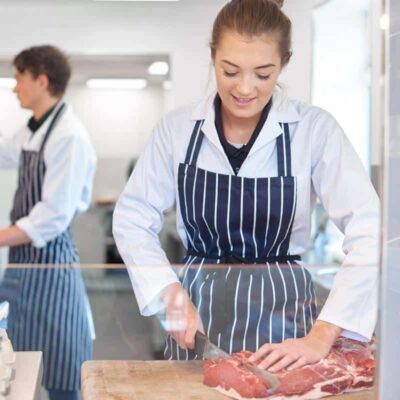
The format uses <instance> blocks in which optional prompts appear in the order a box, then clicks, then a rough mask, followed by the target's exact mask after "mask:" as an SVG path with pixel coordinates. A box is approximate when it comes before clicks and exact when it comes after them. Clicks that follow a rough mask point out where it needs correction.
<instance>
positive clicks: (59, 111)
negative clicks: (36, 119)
mask: <svg viewBox="0 0 400 400" xmlns="http://www.w3.org/2000/svg"><path fill="white" fill-rule="evenodd" d="M64 110H65V103H62V104H61V106H60V107H58V109H57V110H56V112H55V114H54V117H53V119H52V120H51V122H50V125H49V127H48V128H47V131H46V134H45V135H44V138H43V141H42V145H41V146H40V150H39V152H40V153H42V152H43V150H44V148H45V146H46V143H47V141H48V140H49V137H50V134H51V132H52V131H53V129H54V127H55V125H56V123H57V122H58V120H59V119H60V117H61V114H62V112H63V111H64Z"/></svg>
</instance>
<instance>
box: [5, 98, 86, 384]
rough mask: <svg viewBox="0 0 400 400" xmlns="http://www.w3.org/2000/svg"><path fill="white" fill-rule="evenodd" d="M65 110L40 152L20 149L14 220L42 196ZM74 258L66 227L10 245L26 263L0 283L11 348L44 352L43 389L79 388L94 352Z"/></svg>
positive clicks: (12, 257)
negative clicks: (48, 155) (36, 243)
mask: <svg viewBox="0 0 400 400" xmlns="http://www.w3.org/2000/svg"><path fill="white" fill-rule="evenodd" d="M64 109H65V105H64V104H62V105H61V106H60V107H59V108H58V109H57V111H56V113H55V115H54V117H53V119H52V121H51V123H50V125H49V128H48V130H47V132H46V134H45V136H44V138H43V141H42V144H41V147H40V149H39V151H25V150H24V151H22V154H21V158H20V166H19V180H18V188H17V191H16V194H15V198H14V208H13V210H12V212H11V222H12V224H14V223H15V222H16V221H17V220H18V219H20V218H22V217H25V216H27V215H28V214H29V213H30V211H31V209H32V208H33V207H34V206H35V204H36V203H38V202H39V201H41V198H42V187H43V182H44V179H45V174H46V164H45V160H44V149H45V145H46V143H47V141H48V139H49V137H50V134H51V132H52V130H53V128H54V126H55V125H56V123H57V121H58V120H59V119H60V118H61V116H62V113H63V111H64ZM78 261H79V257H78V252H77V248H76V246H75V244H74V241H73V239H72V235H71V229H70V228H68V229H67V230H66V231H65V232H63V233H62V234H60V235H59V236H57V237H56V238H55V239H54V240H52V241H50V242H48V243H47V244H46V245H45V246H44V247H43V248H35V247H33V246H32V245H31V244H27V245H22V246H15V247H12V248H10V252H9V262H10V263H16V264H26V268H25V267H24V266H21V268H10V269H7V270H6V272H5V275H4V280H3V282H2V284H1V286H0V297H1V298H2V299H3V300H7V301H9V302H10V313H9V319H8V334H9V336H10V338H11V341H12V343H13V346H14V349H15V350H16V351H42V352H43V385H44V386H45V387H46V388H47V389H57V390H77V389H79V385H80V368H81V364H82V363H83V362H84V361H85V360H88V359H90V358H91V355H92V341H91V337H90V331H89V325H88V318H87V312H86V308H85V307H86V303H85V288H84V284H83V280H82V276H81V273H80V271H79V270H78V269H76V268H75V267H74V264H76V263H77V262H78ZM47 264H55V265H53V266H52V267H49V266H48V265H47ZM46 265H47V266H46Z"/></svg>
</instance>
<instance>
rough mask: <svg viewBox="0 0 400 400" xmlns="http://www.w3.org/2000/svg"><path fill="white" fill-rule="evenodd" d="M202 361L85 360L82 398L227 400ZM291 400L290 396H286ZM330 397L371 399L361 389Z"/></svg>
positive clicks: (330, 399)
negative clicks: (210, 382)
mask: <svg viewBox="0 0 400 400" xmlns="http://www.w3.org/2000/svg"><path fill="white" fill-rule="evenodd" d="M203 363H204V362H203V361H87V362H85V363H84V364H83V368H82V400H227V397H225V396H223V395H221V394H219V393H217V392H216V391H215V390H213V389H211V388H209V387H208V386H205V385H203V384H202V378H203V373H202V366H203ZM288 399H290V398H288ZM328 399H329V400H339V399H343V400H373V399H374V396H373V392H372V391H363V392H359V393H353V394H348V395H342V396H334V397H328Z"/></svg>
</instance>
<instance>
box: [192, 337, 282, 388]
mask: <svg viewBox="0 0 400 400" xmlns="http://www.w3.org/2000/svg"><path fill="white" fill-rule="evenodd" d="M194 351H195V353H196V354H197V356H198V357H199V358H205V359H206V360H217V359H220V358H223V359H226V360H228V359H232V357H231V356H230V354H228V353H226V352H225V351H223V350H221V349H220V348H219V347H218V346H216V345H215V344H213V343H211V342H210V340H209V339H208V337H207V336H206V335H204V334H203V333H201V332H199V331H197V332H196V335H195V338H194ZM240 367H243V368H244V369H247V370H248V371H250V372H252V373H253V374H254V375H255V376H257V378H259V379H261V380H262V381H263V382H265V383H266V384H267V385H268V393H269V394H272V393H273V392H274V391H275V390H276V388H277V387H278V386H279V384H280V382H279V379H278V378H277V377H276V376H275V375H273V374H271V373H270V372H268V371H266V370H264V369H261V368H258V367H256V366H254V365H251V364H241V365H240Z"/></svg>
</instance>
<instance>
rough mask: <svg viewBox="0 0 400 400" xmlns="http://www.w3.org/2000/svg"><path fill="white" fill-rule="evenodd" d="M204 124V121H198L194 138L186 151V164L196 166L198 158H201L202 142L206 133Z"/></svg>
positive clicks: (194, 130) (192, 137)
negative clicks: (203, 130)
mask: <svg viewBox="0 0 400 400" xmlns="http://www.w3.org/2000/svg"><path fill="white" fill-rule="evenodd" d="M203 124H204V119H202V120H198V121H196V124H195V125H194V129H193V132H192V136H191V137H190V142H189V146H188V148H187V151H186V158H185V164H189V165H196V163H197V157H198V156H199V152H200V147H201V142H202V141H203V136H204V133H203V132H202V130H201V127H202V126H203Z"/></svg>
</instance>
